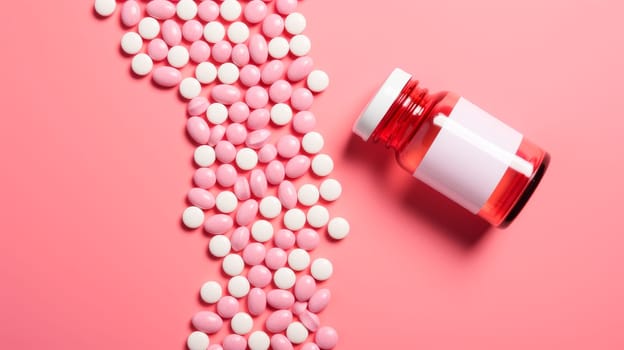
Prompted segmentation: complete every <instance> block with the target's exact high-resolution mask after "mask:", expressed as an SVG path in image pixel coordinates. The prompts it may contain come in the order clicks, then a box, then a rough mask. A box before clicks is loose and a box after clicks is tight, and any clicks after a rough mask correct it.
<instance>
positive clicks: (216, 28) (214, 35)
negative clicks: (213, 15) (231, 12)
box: [204, 21, 225, 44]
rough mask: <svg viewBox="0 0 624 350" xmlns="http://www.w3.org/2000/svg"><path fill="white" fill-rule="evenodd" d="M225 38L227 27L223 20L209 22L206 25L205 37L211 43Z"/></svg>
mask: <svg viewBox="0 0 624 350" xmlns="http://www.w3.org/2000/svg"><path fill="white" fill-rule="evenodd" d="M223 38H225V27H224V26H223V24H221V22H218V21H213V22H208V23H207V24H206V26H205V27H204V39H206V41H207V42H209V43H212V44H214V43H216V42H218V41H221V40H223Z"/></svg>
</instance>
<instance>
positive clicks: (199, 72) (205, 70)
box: [195, 62, 217, 84]
mask: <svg viewBox="0 0 624 350" xmlns="http://www.w3.org/2000/svg"><path fill="white" fill-rule="evenodd" d="M195 78H197V80H198V81H199V82H200V83H202V84H210V83H212V82H213V81H215V79H216V78H217V67H215V65H214V64H212V63H210V62H202V63H200V64H198V65H197V67H195Z"/></svg>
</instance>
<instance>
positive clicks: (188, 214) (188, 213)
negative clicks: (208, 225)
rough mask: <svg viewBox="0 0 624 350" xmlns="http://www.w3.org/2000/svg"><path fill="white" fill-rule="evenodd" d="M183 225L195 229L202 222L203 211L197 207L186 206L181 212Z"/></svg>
mask: <svg viewBox="0 0 624 350" xmlns="http://www.w3.org/2000/svg"><path fill="white" fill-rule="evenodd" d="M182 222H183V223H184V226H186V227H188V228H190V229H195V228H198V227H200V226H201V225H202V224H203V223H204V211H203V210H201V209H200V208H198V207H188V208H186V209H184V212H183V213H182Z"/></svg>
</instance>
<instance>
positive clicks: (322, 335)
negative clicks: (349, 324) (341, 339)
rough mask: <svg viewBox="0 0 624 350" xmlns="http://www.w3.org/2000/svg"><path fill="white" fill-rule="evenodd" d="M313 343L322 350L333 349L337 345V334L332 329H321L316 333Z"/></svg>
mask: <svg viewBox="0 0 624 350" xmlns="http://www.w3.org/2000/svg"><path fill="white" fill-rule="evenodd" d="M314 341H315V342H316V345H318V347H319V348H321V349H323V350H329V349H333V348H334V347H335V346H336V344H338V332H336V330H335V329H333V328H332V327H327V326H324V327H321V328H319V329H318V331H316V335H315V337H314Z"/></svg>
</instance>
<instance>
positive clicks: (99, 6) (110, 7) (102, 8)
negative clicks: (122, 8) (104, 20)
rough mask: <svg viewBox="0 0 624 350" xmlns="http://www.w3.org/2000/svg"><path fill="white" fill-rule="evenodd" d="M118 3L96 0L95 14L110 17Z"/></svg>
mask: <svg viewBox="0 0 624 350" xmlns="http://www.w3.org/2000/svg"><path fill="white" fill-rule="evenodd" d="M116 7H117V2H115V0H95V12H97V14H98V15H100V16H102V17H108V16H110V15H112V14H113V12H115V8H116Z"/></svg>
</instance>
